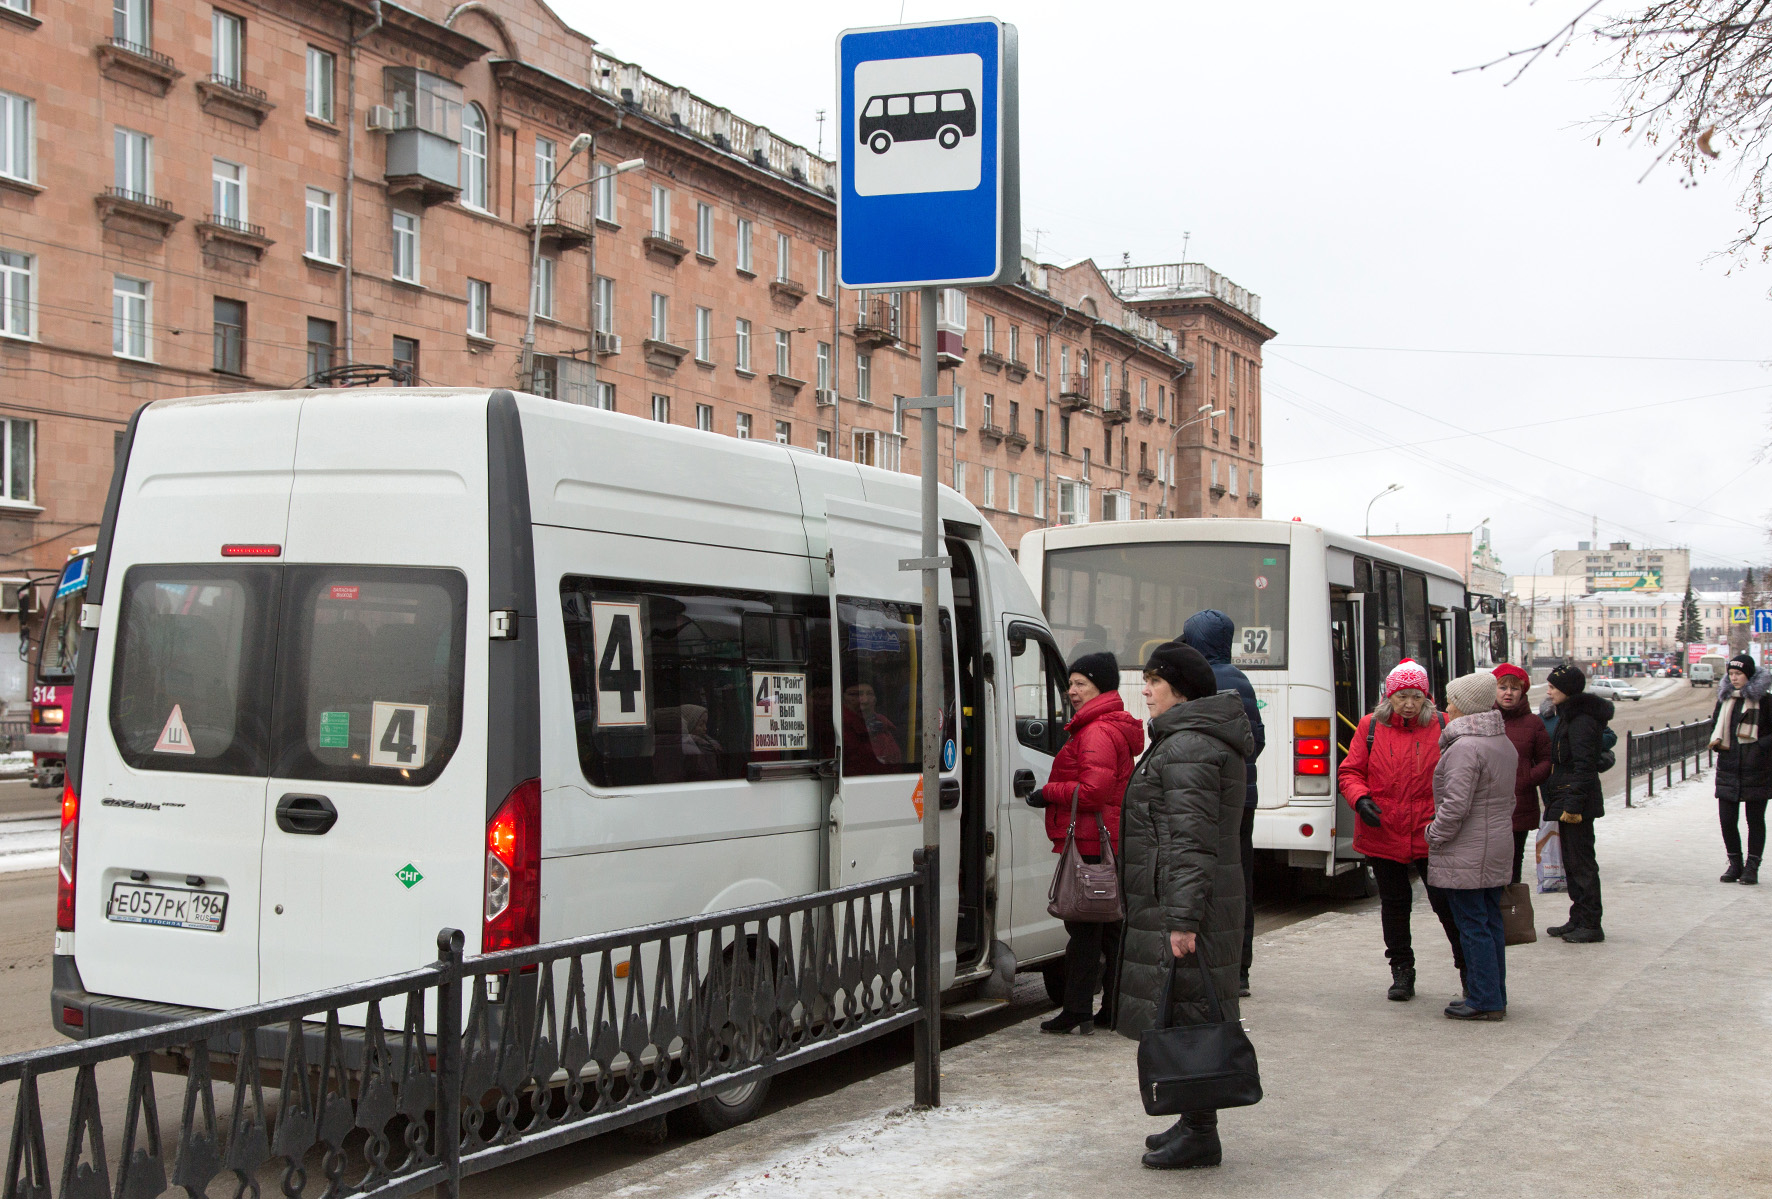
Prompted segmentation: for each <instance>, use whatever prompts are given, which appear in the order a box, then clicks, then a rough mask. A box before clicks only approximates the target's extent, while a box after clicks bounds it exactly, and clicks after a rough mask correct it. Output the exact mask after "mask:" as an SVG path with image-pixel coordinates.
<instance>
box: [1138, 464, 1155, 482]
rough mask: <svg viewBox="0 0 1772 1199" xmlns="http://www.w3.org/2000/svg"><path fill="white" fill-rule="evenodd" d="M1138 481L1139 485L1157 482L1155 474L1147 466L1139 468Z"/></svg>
mask: <svg viewBox="0 0 1772 1199" xmlns="http://www.w3.org/2000/svg"><path fill="white" fill-rule="evenodd" d="M1138 481H1139V482H1140V483H1155V482H1156V481H1157V472H1156V471H1154V470H1152V469H1151V468H1150V467H1148V466H1141V467H1139V468H1138Z"/></svg>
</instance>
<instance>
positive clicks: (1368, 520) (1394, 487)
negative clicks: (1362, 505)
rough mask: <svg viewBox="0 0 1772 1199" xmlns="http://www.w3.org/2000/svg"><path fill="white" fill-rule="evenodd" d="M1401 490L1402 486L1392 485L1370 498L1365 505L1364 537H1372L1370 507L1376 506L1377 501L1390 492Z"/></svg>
mask: <svg viewBox="0 0 1772 1199" xmlns="http://www.w3.org/2000/svg"><path fill="white" fill-rule="evenodd" d="M1401 490H1403V485H1402V484H1401V483H1392V484H1391V485H1390V486H1389V487H1386V488H1385V489H1384V490H1383V491H1381V492H1379V493H1378V494H1377V495H1375V496H1373V497H1372V499H1371V501H1370V502H1369V503H1368V504H1367V505H1366V536H1368V537H1370V536H1372V505H1373V504H1376V503H1377V502H1378V501H1379V500H1382V499H1383V498H1384V497H1385V496H1387V495H1389V494H1390V493H1391V492H1393V491H1401Z"/></svg>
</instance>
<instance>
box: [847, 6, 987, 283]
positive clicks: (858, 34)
mask: <svg viewBox="0 0 1772 1199" xmlns="http://www.w3.org/2000/svg"><path fill="white" fill-rule="evenodd" d="M837 96H838V110H839V112H840V113H841V117H840V119H839V121H838V126H837V128H838V133H837V157H838V162H839V167H840V170H839V175H840V181H839V183H838V188H837V279H838V282H840V283H841V284H842V285H843V286H844V287H855V288H861V287H868V288H880V289H887V290H892V291H899V290H904V289H908V288H913V287H947V286H959V285H964V284H969V283H970V284H978V283H1012V282H1014V281H1015V280H1016V279H1017V278H1019V277H1020V273H1021V195H1020V192H1021V171H1020V163H1019V133H1018V121H1017V111H1018V107H1019V101H1018V93H1017V86H1016V43H1015V27H1014V26H1013V25H1005V24H1004V23H1003V22H1001V21H998V20H996V19H994V18H991V17H979V18H976V19H974V20H969V21H956V22H948V23H943V24H934V25H889V26H884V27H881V28H878V29H849V30H845V31H844V32H843V33H841V34H838V35H837Z"/></svg>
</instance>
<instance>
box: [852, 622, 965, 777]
mask: <svg viewBox="0 0 1772 1199" xmlns="http://www.w3.org/2000/svg"><path fill="white" fill-rule="evenodd" d="M922 629H923V608H922V605H921V604H904V603H897V602H894V601H892V600H876V599H856V598H851V597H849V596H839V597H838V599H837V636H838V638H839V642H838V649H839V660H840V663H841V668H842V671H843V680H842V681H843V773H844V774H845V775H857V774H914V773H915V772H917V771H919V770H921V769H922V768H923V763H922V755H923V722H922V719H921V717H920V715H919V712H920V711H921V708H920V700H921V693H920V690H919V688H920V686H921V684H920V683H919V679H920V678H921V677H922V676H921V654H922V652H923V633H922ZM941 635H942V637H941V639H942V656H941V664H942V678H943V689H942V694H943V695H946V696H947V697H948V708H947V710H946V711H944V712H943V713H942V715H941V717H940V722H941V736H942V740H943V741H946V740H948V739H949V738H951V737H952V736H953V735H954V734H953V733H952V732H951V731H950V730H952V729H953V728H954V722H953V718H952V714H953V695H954V663H953V635H952V633H951V632H950V631H949V628H948V619H947V613H946V612H945V611H944V612H943V613H942V629H941Z"/></svg>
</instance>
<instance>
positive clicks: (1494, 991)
mask: <svg viewBox="0 0 1772 1199" xmlns="http://www.w3.org/2000/svg"><path fill="white" fill-rule="evenodd" d="M1445 894H1446V899H1447V902H1448V903H1449V904H1450V905H1451V907H1452V915H1453V917H1454V918H1455V919H1456V920H1457V922H1458V935H1459V937H1460V938H1461V939H1462V940H1463V941H1464V962H1465V974H1464V998H1465V1002H1466V1003H1468V1004H1469V1005H1470V1006H1471V1007H1474V1008H1476V1009H1477V1010H1478V1011H1479V1012H1502V1011H1506V1010H1507V935H1506V933H1505V932H1504V931H1503V929H1502V926H1501V888H1500V887H1482V888H1479V889H1476V890H1471V891H1463V890H1460V891H1447V892H1446V893H1445Z"/></svg>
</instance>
